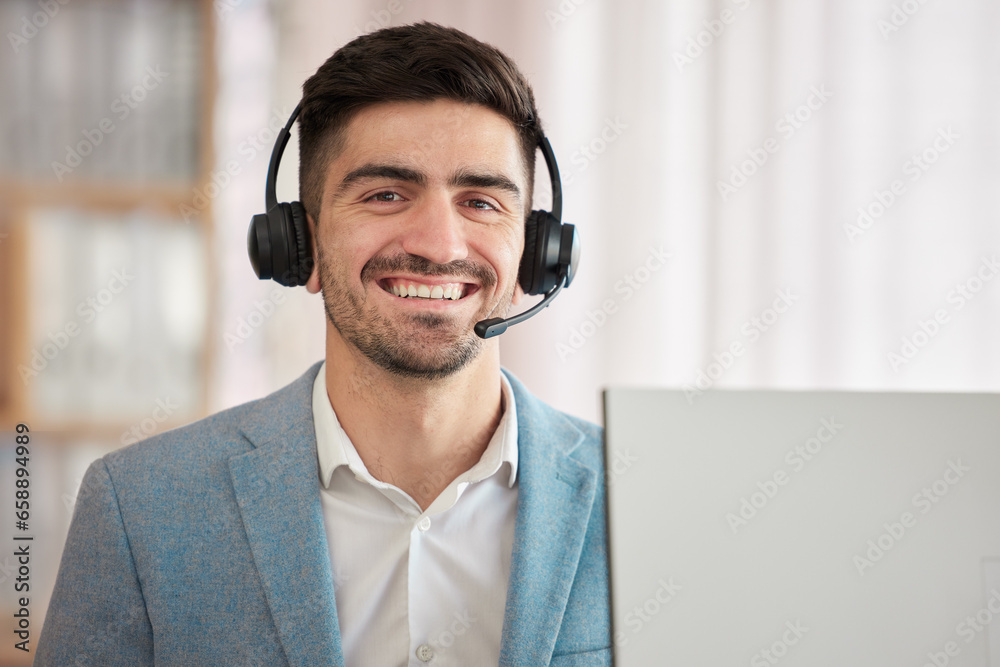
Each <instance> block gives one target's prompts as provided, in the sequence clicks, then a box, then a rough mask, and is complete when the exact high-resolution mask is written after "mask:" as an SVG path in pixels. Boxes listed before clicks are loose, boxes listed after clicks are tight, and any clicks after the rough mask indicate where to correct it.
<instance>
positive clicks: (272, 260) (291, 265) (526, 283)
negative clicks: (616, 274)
mask: <svg viewBox="0 0 1000 667" xmlns="http://www.w3.org/2000/svg"><path fill="white" fill-rule="evenodd" d="M301 108H302V104H301V103H299V104H298V105H297V106H296V107H295V110H294V111H292V115H291V117H290V118H289V119H288V122H287V123H286V124H285V127H283V128H282V129H281V131H280V132H279V133H278V138H277V140H276V141H275V142H274V150H273V151H272V152H271V164H270V166H269V167H268V169H267V183H266V185H265V187H264V203H265V205H266V206H267V213H260V214H257V215H255V216H253V218H252V219H251V220H250V230H249V231H248V233H247V251H248V252H249V254H250V264H251V265H252V266H253V270H254V273H256V274H257V277H258V278H260V279H261V280H268V279H274V280H275V281H277V282H278V283H280V284H282V285H287V286H289V287H295V286H298V285H305V284H306V281H307V280H308V279H309V275H310V274H311V273H312V270H313V259H312V241H311V239H310V238H309V224H308V222H307V220H306V209H305V207H303V206H302V204H301V203H300V202H297V201H293V202H291V203H278V197H277V191H276V184H277V178H278V164H279V163H280V162H281V155H282V153H284V152H285V145H286V144H287V143H288V137H289V132H290V130H291V127H292V123H294V122H295V119H296V118H297V117H298V115H299V111H300V110H301ZM538 147H539V148H540V149H541V151H542V155H543V156H544V157H545V165H546V167H547V168H548V170H549V179H550V180H551V182H552V211H551V212H550V211H532V212H531V215H529V216H528V218H527V220H525V224H524V254H523V255H522V256H521V266H520V268H519V270H518V282H519V283H520V284H521V289H523V290H524V292H525V294H544V295H545V298H543V299H542V300H541V301H539V302H538V303H537V304H535V305H534V306H532V307H531V308H530V309H528V310H526V311H525V312H523V313H521V314H519V315H516V316H514V317H511V318H508V319H504V318H492V319H489V320H483V321H482V322H478V323H477V324H476V326H475V331H476V334H477V335H478V336H479V337H480V338H490V337H492V336H496V335H499V334H502V333H503V332H504V331H506V330H507V327H508V326H510V325H512V324H517V323H518V322H523V321H524V320H526V319H528V318H529V317H531V316H532V315H535V314H536V313H538V312H539V311H541V310H542V309H543V308H545V307H546V306H548V305H549V302H550V301H551V300H552V299H553V298H555V296H556V294H558V293H559V291H560V290H561V289H562V288H563V287H568V286H569V284H570V283H571V282H572V281H573V277H574V276H575V275H576V269H577V265H578V264H579V263H580V241H579V238H578V236H577V233H576V228H575V227H574V226H573V225H565V224H563V223H562V221H561V218H562V184H561V183H560V180H559V166H558V165H557V164H556V156H555V154H554V153H553V152H552V146H550V145H549V140H548V139H546V138H545V137H544V136H542V137H541V139H540V140H539V142H538Z"/></svg>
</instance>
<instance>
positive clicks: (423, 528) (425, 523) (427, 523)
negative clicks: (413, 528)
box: [417, 516, 431, 659]
mask: <svg viewBox="0 0 1000 667" xmlns="http://www.w3.org/2000/svg"><path fill="white" fill-rule="evenodd" d="M430 527H431V518H430V517H429V516H425V517H424V518H423V519H421V520H420V521H419V522H417V528H419V529H420V532H421V533H426V532H427V529H428V528H430ZM428 659H429V658H428Z"/></svg>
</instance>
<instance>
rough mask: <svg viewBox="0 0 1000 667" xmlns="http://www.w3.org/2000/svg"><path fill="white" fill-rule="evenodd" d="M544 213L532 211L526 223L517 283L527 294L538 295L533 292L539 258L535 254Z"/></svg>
mask: <svg viewBox="0 0 1000 667" xmlns="http://www.w3.org/2000/svg"><path fill="white" fill-rule="evenodd" d="M542 213H543V212H542V211H532V212H531V215H529V216H528V218H527V219H526V220H525V221H524V252H523V253H522V255H521V266H520V268H519V269H518V275H517V281H518V282H519V283H520V284H521V289H522V290H524V293H525V294H537V292H534V291H532V288H533V287H534V283H535V264H536V263H537V261H538V258H537V257H535V253H536V252H537V248H538V227H539V225H538V222H539V220H540V219H541V217H542V215H541V214H542Z"/></svg>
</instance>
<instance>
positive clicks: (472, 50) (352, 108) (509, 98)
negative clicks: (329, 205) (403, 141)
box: [299, 22, 542, 219]
mask: <svg viewBox="0 0 1000 667" xmlns="http://www.w3.org/2000/svg"><path fill="white" fill-rule="evenodd" d="M302 93H303V94H302V111H301V113H300V115H299V199H300V200H301V202H302V204H303V206H305V208H306V210H307V211H308V212H310V213H311V214H312V215H313V217H314V219H318V215H319V211H320V202H321V201H322V197H323V185H324V181H325V179H326V170H327V167H328V166H329V164H330V161H331V160H333V159H334V157H336V154H337V152H338V151H339V150H340V148H341V147H342V144H343V139H344V136H343V133H344V128H345V127H346V126H347V124H348V122H349V121H350V120H351V118H352V117H353V116H354V114H356V113H357V112H358V111H360V110H361V109H363V108H364V107H367V106H370V105H372V104H378V103H381V102H403V101H428V102H429V101H432V100H437V99H449V100H455V101H458V102H466V103H470V104H479V105H481V106H484V107H486V108H488V109H491V110H493V111H496V112H497V113H498V114H500V115H501V116H503V117H504V118H506V119H508V120H509V121H510V122H511V123H512V124H513V126H514V128H515V129H516V131H517V133H518V135H519V137H520V140H521V150H522V155H523V157H524V164H525V166H526V173H527V177H528V180H527V182H528V197H527V199H526V201H527V205H526V208H528V209H530V204H531V187H532V184H533V182H534V173H535V148H536V146H537V145H538V141H539V139H540V137H541V136H542V126H541V121H540V120H539V118H538V112H537V110H536V108H535V98H534V95H533V94H532V92H531V87H530V86H529V85H528V82H527V80H526V79H525V78H524V75H522V74H521V72H520V71H518V69H517V66H516V65H515V64H514V62H513V61H512V60H511V59H510V58H508V57H507V56H506V55H504V54H503V53H501V52H500V51H499V50H498V49H497V48H495V47H493V46H490V45H489V44H485V43H483V42H480V41H479V40H477V39H474V38H472V37H470V36H469V35H467V34H465V33H464V32H461V31H460V30H456V29H454V28H446V27H443V26H440V25H437V24H434V23H426V22H425V23H415V24H413V25H407V26H399V27H395V28H385V29H383V30H379V31H376V32H372V33H369V34H367V35H362V36H360V37H357V38H355V39H354V40H352V41H351V42H349V43H347V44H345V45H344V46H343V47H341V48H340V49H338V50H337V52H336V53H334V54H333V55H332V56H330V58H329V59H328V60H327V61H326V62H325V63H323V65H322V66H320V68H319V69H318V70H316V73H315V74H313V75H312V76H311V77H309V78H308V79H307V80H306V82H305V83H304V84H303V85H302ZM441 132H442V133H445V132H447V128H446V127H442V128H441ZM435 140H436V139H435V137H434V136H431V137H428V138H427V139H426V141H428V142H434V141H435ZM430 145H433V143H430Z"/></svg>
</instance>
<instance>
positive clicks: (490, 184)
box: [335, 164, 521, 204]
mask: <svg viewBox="0 0 1000 667" xmlns="http://www.w3.org/2000/svg"><path fill="white" fill-rule="evenodd" d="M370 178H385V179H389V180H394V181H405V182H408V183H414V184H416V185H426V184H427V178H426V177H425V176H424V175H423V174H422V173H421V172H419V171H417V170H416V169H410V168H408V167H400V166H395V165H391V164H365V165H362V166H360V167H358V168H357V169H355V170H353V171H351V172H349V173H348V174H347V175H346V176H344V180H342V181H341V182H340V186H339V187H338V188H337V193H336V195H335V196H339V195H341V194H343V192H344V191H345V190H347V188H349V187H350V186H351V185H353V184H354V183H357V182H358V181H363V180H366V179H370ZM448 184H449V185H450V186H452V187H456V188H497V189H500V190H504V191H506V192H510V193H511V194H513V195H514V197H515V199H516V200H517V202H518V203H519V204H520V202H521V189H520V188H519V187H517V184H516V183H514V181H512V180H511V179H509V178H507V177H506V176H504V175H503V174H492V173H482V172H473V171H465V170H462V171H458V172H456V173H455V175H454V176H452V177H451V180H450V181H449V183H448Z"/></svg>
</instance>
